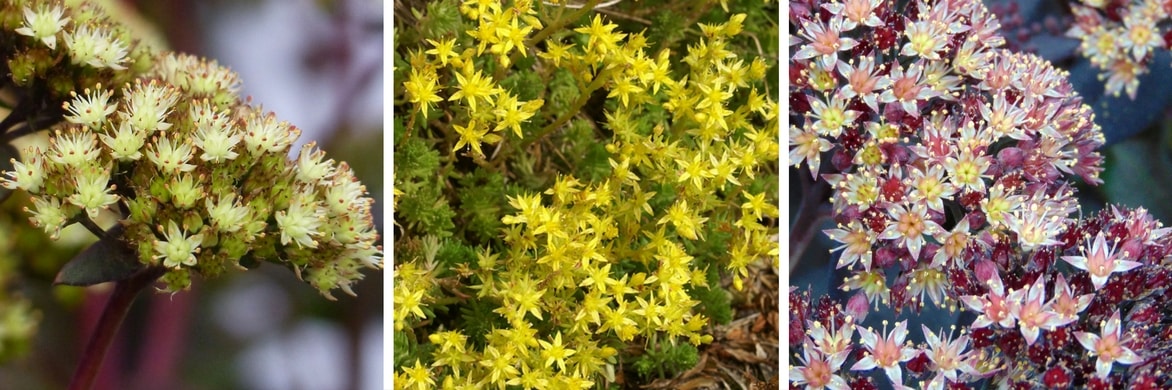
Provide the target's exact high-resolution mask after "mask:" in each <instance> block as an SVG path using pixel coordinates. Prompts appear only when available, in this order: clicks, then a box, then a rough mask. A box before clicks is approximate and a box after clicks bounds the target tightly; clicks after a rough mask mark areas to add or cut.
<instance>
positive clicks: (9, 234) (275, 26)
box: [0, 0, 389, 390]
mask: <svg viewBox="0 0 1172 390" xmlns="http://www.w3.org/2000/svg"><path fill="white" fill-rule="evenodd" d="M112 2H114V3H117V5H119V6H121V7H122V8H124V10H125V11H126V12H125V13H124V14H123V15H122V16H121V17H122V18H125V21H126V22H127V23H130V24H133V25H135V26H136V27H139V28H141V29H142V30H143V31H147V32H151V31H153V32H151V34H154V35H156V37H157V39H158V41H159V42H162V44H163V45H166V47H169V48H171V49H173V50H177V51H182V52H187V53H191V54H196V55H200V56H205V57H208V58H210V59H214V60H216V61H218V62H219V63H220V64H221V65H224V66H227V67H229V68H231V69H232V70H234V71H236V72H237V73H239V74H240V78H241V80H243V82H244V89H243V92H242V95H244V96H251V97H252V102H253V104H260V105H263V107H264V108H265V109H266V110H267V111H273V112H275V113H276V115H277V116H278V117H280V118H281V119H283V120H286V121H289V122H290V123H292V124H294V125H296V126H297V127H298V128H300V129H301V130H302V135H301V139H300V140H299V142H298V144H297V145H294V147H293V148H292V149H291V150H294V151H296V150H299V145H300V144H303V143H306V142H309V141H317V142H318V144H319V146H321V147H322V149H324V150H325V151H326V152H327V154H328V156H329V158H332V159H334V160H336V161H346V162H348V163H349V164H350V166H351V167H352V168H353V169H354V171H355V173H356V174H357V176H358V178H359V179H360V180H362V182H363V183H364V184H365V185H366V188H367V190H368V191H369V192H370V196H371V197H373V198H374V199H376V202H375V209H374V210H373V214H374V215H375V218H376V225H377V226H378V227H379V230H380V232H382V231H385V229H384V228H383V221H382V220H381V216H382V209H383V207H384V206H385V205H384V202H383V201H382V200H383V199H387V198H386V197H384V194H385V191H384V188H383V184H382V166H383V163H382V155H383V151H382V145H383V142H382V136H383V135H382V123H383V94H382V90H383V88H382V85H383V77H384V75H383V72H382V69H383V66H382V61H383V54H382V47H383V43H382V40H383V31H384V22H383V16H382V15H383V7H384V3H383V1H379V0H249V1H228V0H172V1H148V0H140V1H130V0H113V1H112ZM148 38H149V37H148ZM151 39H153V38H151ZM16 198H17V197H12V198H10V199H9V201H8V202H5V203H3V204H0V222H10V223H0V224H2V225H4V226H5V227H0V249H6V250H3V251H2V252H4V253H3V256H10V257H19V258H18V259H14V260H15V261H13V262H12V263H13V264H16V266H17V267H19V269H18V270H14V271H17V272H18V273H19V274H20V277H19V278H16V279H14V280H10V281H9V283H8V284H9V287H10V288H11V290H13V293H14V294H16V295H19V296H22V297H24V298H27V299H28V300H29V301H30V302H31V303H32V306H33V307H34V310H35V311H36V312H38V313H39V314H38V315H39V316H40V324H39V326H38V327H37V329H36V333H35V335H34V336H33V338H32V339H31V340H30V341H29V342H28V343H27V345H20V346H17V347H18V349H23V350H24V351H25V353H24V354H23V356H22V357H18V358H16V359H13V360H10V361H7V362H5V363H0V389H60V388H65V387H66V385H67V383H68V381H69V378H70V376H71V375H72V373H73V371H74V369H75V366H76V364H77V361H78V357H79V355H80V353H81V350H82V348H83V346H84V345H85V342H86V340H88V336H89V335H88V332H89V331H90V330H91V329H92V328H93V327H94V324H95V322H96V321H97V318H98V317H99V316H100V314H101V311H102V308H103V307H104V305H105V302H106V299H107V297H108V296H109V292H110V290H112V285H111V284H104V285H98V286H94V287H90V288H79V287H68V286H58V287H51V286H50V285H51V282H52V280H53V276H54V274H55V273H56V271H57V270H58V269H60V266H61V264H63V263H64V262H65V261H67V260H68V259H70V258H71V257H72V256H73V254H75V253H76V252H77V251H79V250H80V249H82V248H84V247H85V246H86V245H88V242H91V241H92V240H93V238H92V237H93V236H92V235H89V233H88V232H85V231H84V229H80V230H79V231H75V232H72V233H71V232H64V233H63V234H62V236H63V237H62V239H61V240H60V241H57V242H53V243H51V244H50V243H49V242H48V241H47V239H46V238H45V237H44V236H43V234H41V233H40V232H39V231H34V230H35V229H23V226H20V225H21V224H27V223H26V222H25V221H26V220H27V215H24V214H22V211H20V209H21V208H22V207H23V205H22V204H21V202H20V200H19V199H16ZM9 226H15V227H18V228H22V229H19V232H18V231H15V230H12V228H11V227H9ZM30 227H31V226H30ZM77 227H78V226H74V227H73V228H77ZM10 230H11V231H10ZM46 245H52V246H51V247H48V248H46ZM382 284H383V274H382V273H381V272H373V271H368V272H367V273H366V279H365V280H363V281H361V282H359V283H358V284H357V288H356V289H355V292H356V293H357V294H358V296H357V297H350V296H348V295H345V294H338V301H337V302H331V301H328V300H326V299H325V298H323V297H321V296H320V295H319V294H318V293H317V292H316V291H315V290H314V289H313V288H311V287H310V286H309V285H307V284H305V283H303V282H301V281H299V280H297V278H296V276H294V275H293V273H291V272H289V271H288V270H286V269H284V268H281V267H278V266H274V265H271V264H265V265H262V266H261V267H260V268H258V269H255V270H252V271H249V272H229V273H228V274H226V275H224V276H222V277H219V278H216V279H215V280H209V281H204V280H198V279H197V280H195V281H194V283H193V286H192V288H191V290H190V291H186V292H182V293H178V294H174V295H167V294H151V293H144V294H141V295H140V296H139V297H138V299H137V300H136V301H135V303H134V306H133V307H132V309H131V312H130V315H129V316H128V317H127V319H126V322H124V323H123V325H122V328H121V329H120V331H119V336H118V338H117V339H115V341H114V345H113V346H112V347H111V350H110V352H109V354H108V355H107V358H106V361H105V364H104V365H103V369H102V371H101V373H100V374H99V380H98V383H97V385H96V386H95V387H94V388H95V389H98V390H100V389H281V390H286V389H313V390H331V389H382V388H383V383H384V382H383V378H382V377H383V375H382V368H383V359H382V358H383V348H382V346H383V332H382V329H383V312H382V307H383V304H382V295H383V294H382ZM0 328H3V327H2V326H0ZM12 351H13V349H12V348H10V349H9V350H8V352H12ZM388 384H389V383H388Z"/></svg>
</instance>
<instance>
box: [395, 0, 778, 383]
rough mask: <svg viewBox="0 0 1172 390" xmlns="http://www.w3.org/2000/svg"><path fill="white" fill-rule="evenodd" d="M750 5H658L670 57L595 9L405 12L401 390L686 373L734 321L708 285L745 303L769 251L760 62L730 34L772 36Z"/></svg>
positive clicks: (399, 202)
mask: <svg viewBox="0 0 1172 390" xmlns="http://www.w3.org/2000/svg"><path fill="white" fill-rule="evenodd" d="M748 4H749V5H747V6H743V8H744V9H747V10H749V11H746V12H744V13H742V10H741V9H738V8H736V7H735V4H734V5H730V6H729V12H724V11H723V10H722V9H721V8H719V4H717V3H708V2H687V3H681V4H679V5H672V6H671V7H680V8H677V9H674V10H672V12H673V13H677V16H674V18H675V19H673V20H674V22H675V23H683V22H687V24H688V25H689V26H690V27H689V29H690V31H689V35H690V36H688V37H683V38H680V37H677V38H674V40H682V39H686V41H684V42H674V41H673V38H672V37H671V35H670V32H669V31H663V30H660V29H656V30H654V31H649V32H647V33H646V34H644V33H641V32H628V30H626V29H623V28H621V27H620V26H619V25H618V24H616V23H614V22H613V21H611V20H610V19H608V18H607V17H605V16H603V15H601V14H599V13H595V12H593V8H594V7H595V6H596V5H598V1H590V2H587V3H586V4H584V5H581V6H574V7H571V6H569V5H565V4H555V3H542V2H536V1H511V2H506V3H503V4H501V3H497V2H487V3H485V2H475V1H467V2H463V3H460V4H457V3H456V2H453V1H441V2H433V3H429V4H427V6H426V8H419V9H415V10H413V11H412V14H411V15H409V16H408V15H404V16H403V17H400V18H399V20H405V19H410V20H409V21H405V22H403V23H402V24H400V25H398V26H397V27H398V28H399V29H398V30H396V37H397V39H396V44H397V45H399V46H398V47H397V48H396V52H395V55H396V56H397V57H398V58H397V61H396V76H397V77H402V79H403V80H406V81H405V82H404V83H403V84H402V87H401V89H397V90H396V97H397V100H396V108H397V109H398V112H397V113H396V115H395V117H396V118H399V121H398V123H397V124H396V126H397V128H396V134H395V191H396V200H395V210H396V225H397V226H398V228H399V229H400V230H399V231H400V232H401V234H400V235H399V236H398V238H397V241H396V243H395V255H396V265H395V271H394V281H395V284H394V291H393V295H394V314H393V315H394V328H395V331H396V333H395V346H396V348H395V367H396V371H395V386H396V388H420V389H422V388H430V387H443V388H465V387H476V388H501V389H503V388H506V387H520V388H592V387H605V386H608V385H610V384H613V383H615V382H616V381H619V380H620V379H619V378H621V372H622V371H623V370H624V369H629V370H631V372H632V375H630V377H632V378H633V377H636V376H642V377H652V374H653V373H658V374H660V375H664V376H670V375H674V373H675V372H679V371H682V370H685V369H687V368H690V367H691V366H692V365H694V364H695V363H696V348H695V347H696V346H699V345H702V344H704V343H708V342H711V340H712V336H711V335H710V334H707V333H706V329H708V327H709V326H710V325H712V322H711V318H712V317H714V316H720V317H722V318H724V319H725V321H727V319H728V317H729V316H730V314H729V313H728V310H729V309H728V299H727V297H726V294H727V293H725V292H724V291H723V289H722V287H721V285H720V284H721V283H720V281H721V279H722V278H724V277H728V278H730V279H731V280H732V285H733V286H734V289H735V290H739V289H741V288H742V286H743V283H744V280H745V279H746V278H748V277H750V275H749V271H748V270H749V266H750V264H752V263H754V262H758V261H765V259H769V258H772V259H776V258H777V255H778V245H777V241H776V240H777V225H776V223H777V222H776V218H777V216H778V210H777V208H776V206H774V205H775V204H776V195H775V194H776V192H777V187H776V185H777V184H776V183H777V172H776V168H774V166H775V162H776V161H777V158H778V153H779V145H778V144H777V135H778V134H777V133H776V128H777V123H778V122H777V114H778V107H777V103H776V102H775V99H774V98H773V97H772V96H773V95H772V94H773V93H775V91H776V88H777V87H776V83H770V82H768V81H767V77H766V74H767V73H768V71H769V69H770V68H771V67H773V66H775V64H772V63H771V60H770V59H769V58H768V57H765V56H762V55H760V54H763V53H761V52H758V50H757V49H756V48H754V49H749V48H751V47H759V46H756V45H754V44H753V40H752V39H756V38H750V37H746V36H745V34H746V32H745V30H746V29H747V28H749V26H751V25H755V26H772V30H776V21H775V20H770V17H769V14H770V12H768V11H767V9H768V8H762V6H761V3H759V2H749V3H748ZM647 6H649V7H668V5H667V4H666V3H664V4H648V5H647ZM685 10H687V11H685ZM693 14H694V15H697V16H698V15H705V14H708V15H711V17H709V18H708V21H705V22H701V23H696V22H698V20H690V21H689V20H681V19H680V18H679V16H678V15H688V16H691V15H693ZM666 18H673V17H671V16H668V17H666ZM404 26H411V27H410V28H407V29H404V28H403V27H404ZM756 31H757V32H758V33H760V32H761V31H770V28H769V27H760V30H756ZM773 34H774V35H773V37H774V38H776V31H774V32H773ZM653 36H654V37H661V38H662V40H660V41H654V40H653V39H652V38H651V37H653ZM404 41H406V42H410V43H408V44H404V43H403V42H404ZM766 47H768V46H766ZM747 53H748V54H747ZM754 53H756V54H754ZM437 199H438V200H437ZM772 263H773V264H772V265H773V266H776V262H775V261H774V262H772ZM713 291H717V292H716V293H712V292H713ZM684 344H688V345H689V347H687V348H684V347H683V345H684ZM632 346H633V347H634V348H637V349H639V350H645V351H646V352H645V353H644V352H633V351H630V349H631V347H632ZM689 351H690V352H689ZM636 358H638V359H636ZM636 360H637V361H638V362H635V361H636ZM632 362H634V363H632ZM640 362H641V363H640ZM624 364H626V365H628V366H624ZM632 364H633V365H632ZM651 364H654V365H661V364H662V365H663V366H661V367H656V368H654V369H653V368H652V367H651V366H650V365H651ZM664 368H667V370H669V371H674V372H672V373H671V374H670V375H669V374H666V373H665V372H664ZM636 371H637V372H636Z"/></svg>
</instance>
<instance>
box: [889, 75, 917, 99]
mask: <svg viewBox="0 0 1172 390" xmlns="http://www.w3.org/2000/svg"><path fill="white" fill-rule="evenodd" d="M920 88H923V87H921V86H918V85H916V80H915V79H914V78H911V77H902V78H900V79H899V80H895V83H892V85H891V93H893V94H895V98H896V99H899V101H901V102H906V101H915V100H916V94H917V93H919V92H920Z"/></svg>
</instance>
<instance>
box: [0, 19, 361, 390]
mask: <svg viewBox="0 0 1172 390" xmlns="http://www.w3.org/2000/svg"><path fill="white" fill-rule="evenodd" d="M0 31H2V32H0V56H3V58H4V59H5V61H4V62H3V64H2V66H3V67H4V72H3V73H4V74H7V75H8V76H9V77H7V78H4V79H3V80H0V84H2V85H3V87H4V89H5V90H6V91H7V92H9V94H7V95H6V98H7V99H6V100H7V101H5V102H4V103H5V104H7V105H8V106H9V108H10V112H9V114H8V116H7V117H6V118H4V120H3V122H0V127H2V128H3V129H2V130H4V131H5V133H4V134H3V136H2V137H3V140H4V141H5V142H8V141H12V140H13V139H15V138H18V137H22V136H25V135H29V134H36V133H47V134H48V142H47V143H42V144H37V143H33V146H29V147H27V148H25V149H24V150H22V151H21V153H20V156H19V157H18V158H14V159H12V160H11V161H10V162H9V163H10V164H11V165H10V166H9V167H8V168H6V169H5V170H4V172H3V175H4V177H3V178H2V179H0V185H2V186H3V187H4V188H5V189H7V190H10V191H14V192H9V194H17V196H19V197H25V198H28V199H29V200H30V203H31V206H30V207H28V208H27V209H26V210H27V213H28V215H29V216H30V218H29V219H30V221H31V222H32V224H33V225H35V226H36V227H39V228H40V229H42V230H43V231H44V232H45V233H47V234H48V235H50V236H51V237H53V238H56V237H57V236H58V234H59V232H60V231H61V229H62V228H63V227H65V226H67V225H71V224H75V223H76V224H81V225H83V226H85V227H86V228H88V229H90V230H91V231H92V232H93V233H94V234H95V235H97V236H98V237H99V238H100V240H99V241H98V242H97V243H96V244H94V245H93V246H91V247H90V248H89V249H87V250H86V251H84V252H83V253H82V254H81V255H79V256H78V257H77V258H75V259H74V260H73V261H71V262H70V263H68V264H66V265H65V266H64V268H63V269H62V270H61V272H60V273H59V275H58V277H57V282H58V283H63V284H73V285H90V284H96V283H101V282H106V281H117V282H118V288H117V289H116V292H115V298H113V299H112V300H111V302H112V304H111V305H110V307H108V308H107V314H108V315H111V317H110V318H111V320H110V321H107V319H106V316H104V317H103V320H102V322H101V323H100V324H99V330H98V331H97V332H95V333H96V334H98V335H99V337H100V335H102V334H103V330H104V329H106V328H103V327H105V326H108V325H111V323H112V325H113V326H115V327H116V326H117V321H114V320H113V319H114V318H119V317H118V316H117V313H116V312H117V311H119V310H121V311H124V310H125V307H115V306H117V305H116V304H115V303H113V302H122V304H124V305H125V306H128V305H129V302H130V300H131V299H132V298H133V296H134V294H135V293H136V292H137V291H138V290H139V289H142V288H144V287H147V286H150V285H152V284H153V283H154V281H155V280H156V279H161V280H162V282H163V287H161V290H163V291H171V292H174V291H179V290H183V289H186V288H187V287H188V286H189V285H190V283H191V278H192V277H193V276H194V275H199V276H202V277H209V278H210V277H215V276H217V275H220V274H221V273H224V272H226V271H230V270H235V269H240V270H244V269H248V268H254V267H256V266H258V265H259V264H260V263H261V262H271V263H275V264H279V265H281V266H284V267H287V268H289V269H291V270H292V271H294V273H295V274H296V275H297V276H298V277H299V278H301V279H302V280H304V281H306V282H307V283H309V284H310V285H311V286H313V287H314V288H316V289H317V290H318V291H319V292H320V293H321V294H322V295H323V296H325V297H326V298H329V299H333V296H332V294H333V292H334V291H336V290H341V291H344V292H346V293H350V294H353V291H352V290H351V286H352V284H353V283H355V282H356V281H357V280H360V279H362V270H363V269H364V268H372V269H379V268H381V256H382V254H381V247H380V246H379V244H378V243H379V235H378V232H377V230H376V229H375V226H374V223H373V218H372V215H371V207H372V203H373V200H372V199H370V198H369V197H367V194H366V190H365V187H364V186H363V185H362V184H361V183H360V182H359V181H358V180H357V179H356V178H355V177H354V174H353V172H352V171H351V170H350V168H349V167H348V166H347V164H346V163H345V162H340V163H339V162H335V161H334V160H332V159H328V158H327V157H326V156H325V154H324V152H322V151H321V150H319V149H317V148H316V146H315V143H313V142H310V143H309V144H307V145H305V146H304V147H302V148H301V149H300V150H299V151H298V153H297V154H296V157H295V158H293V159H290V158H289V157H288V155H289V154H290V153H289V152H290V148H291V145H292V144H293V142H294V141H295V140H296V139H297V138H298V136H299V134H300V131H299V130H298V129H297V128H296V127H295V126H293V125H291V124H289V123H287V122H284V121H281V120H280V119H278V118H277V117H276V116H275V115H274V114H273V113H270V112H266V111H264V109H263V108H261V107H259V106H254V105H252V104H251V103H250V102H248V101H245V100H242V99H241V98H240V97H239V95H238V93H239V88H240V80H238V79H237V76H236V75H235V74H234V73H232V72H231V71H230V70H228V69H226V68H224V67H221V66H219V65H218V64H216V62H215V61H210V60H206V59H202V58H198V57H194V56H190V55H185V54H179V53H172V52H167V51H163V50H160V49H159V48H156V47H153V46H151V45H150V44H147V43H144V42H143V41H141V40H140V39H136V38H135V37H134V36H133V35H132V34H131V31H130V30H128V28H127V27H125V26H124V25H121V24H120V23H118V22H117V20H116V19H115V18H113V17H111V16H110V15H109V14H107V13H106V9H105V8H104V6H103V5H102V4H98V3H91V2H87V1H66V2H58V1H20V0H9V1H4V2H3V6H2V8H0ZM103 221H106V222H103ZM111 221H112V222H111ZM119 294H122V295H119ZM119 297H129V298H126V299H123V300H121V301H120V299H119ZM111 313H113V314H111ZM123 314H124V313H123ZM111 333H112V332H111ZM96 344H100V343H96ZM91 346H93V344H91ZM101 348H104V347H101ZM83 359H97V360H96V362H97V363H100V360H101V350H100V348H99V349H98V350H94V351H91V350H87V352H86V355H85V356H83ZM93 363H94V361H92V360H83V362H82V364H81V369H79V372H78V374H77V376H75V378H74V384H73V386H76V388H85V387H86V386H88V385H87V383H88V381H90V380H92V377H89V378H87V377H86V375H91V376H92V372H87V370H90V369H95V367H96V364H93Z"/></svg>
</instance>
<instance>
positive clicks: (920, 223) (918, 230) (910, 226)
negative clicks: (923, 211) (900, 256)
mask: <svg viewBox="0 0 1172 390" xmlns="http://www.w3.org/2000/svg"><path fill="white" fill-rule="evenodd" d="M899 232H900V233H903V235H904V236H905V237H909V238H916V237H919V236H920V235H922V234H923V233H924V217H922V216H920V215H916V214H914V213H912V212H907V213H904V214H903V215H902V216H900V217H899Z"/></svg>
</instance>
